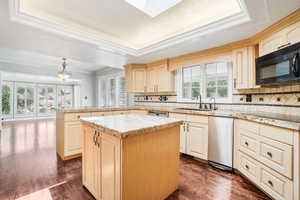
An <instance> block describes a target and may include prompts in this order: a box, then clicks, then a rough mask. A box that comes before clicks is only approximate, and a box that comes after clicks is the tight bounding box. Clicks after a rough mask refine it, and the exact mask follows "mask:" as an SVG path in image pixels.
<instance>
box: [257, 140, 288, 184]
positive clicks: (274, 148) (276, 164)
mask: <svg viewBox="0 0 300 200" xmlns="http://www.w3.org/2000/svg"><path fill="white" fill-rule="evenodd" d="M292 149H293V148H292V146H290V145H287V144H284V143H280V142H277V141H273V140H269V139H266V138H261V141H260V148H259V160H260V161H261V162H262V163H264V164H265V165H266V166H268V167H270V168H272V169H274V170H276V171H277V172H279V173H281V174H282V175H285V176H287V177H288V178H290V179H292V169H293V168H292V163H293V162H292V159H293V150H292Z"/></svg>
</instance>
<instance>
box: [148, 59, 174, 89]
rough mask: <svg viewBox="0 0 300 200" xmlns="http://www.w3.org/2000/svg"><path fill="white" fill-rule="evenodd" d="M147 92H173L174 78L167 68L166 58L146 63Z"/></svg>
mask: <svg viewBox="0 0 300 200" xmlns="http://www.w3.org/2000/svg"><path fill="white" fill-rule="evenodd" d="M147 66H148V68H147V92H173V91H174V79H173V74H172V72H170V71H169V68H168V60H162V61H158V62H154V63H150V64H148V65H147Z"/></svg>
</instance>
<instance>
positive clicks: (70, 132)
mask: <svg viewBox="0 0 300 200" xmlns="http://www.w3.org/2000/svg"><path fill="white" fill-rule="evenodd" d="M90 116H91V113H61V112H58V113H57V115H56V151H57V153H58V155H59V156H60V157H61V158H62V159H63V160H67V159H71V158H74V157H79V156H81V152H82V131H81V123H80V118H81V117H90Z"/></svg>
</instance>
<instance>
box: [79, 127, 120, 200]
mask: <svg viewBox="0 0 300 200" xmlns="http://www.w3.org/2000/svg"><path fill="white" fill-rule="evenodd" d="M120 155H121V153H120V141H119V140H118V139H116V138H114V137H113V136H109V135H106V134H103V133H101V132H99V131H98V130H96V129H94V128H91V127H89V126H85V128H84V150H83V167H82V169H83V171H82V173H83V174H82V175H83V176H82V179H83V184H84V185H85V187H86V188H87V189H88V190H89V191H90V192H91V193H92V195H93V196H94V197H95V198H96V199H120V195H121V191H120V184H121V183H120V171H121V167H120V162H121V159H120Z"/></svg>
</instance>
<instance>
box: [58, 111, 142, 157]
mask: <svg viewBox="0 0 300 200" xmlns="http://www.w3.org/2000/svg"><path fill="white" fill-rule="evenodd" d="M136 112H139V113H141V114H147V112H146V111H144V110H136ZM126 113H132V111H129V110H123V111H122V110H120V111H99V112H97V111H94V112H78V113H64V112H58V113H57V116H56V151H57V153H58V155H59V156H60V157H61V159H63V160H68V159H72V158H75V157H80V156H81V154H82V143H83V135H82V124H81V121H80V118H82V117H100V116H106V115H120V114H126Z"/></svg>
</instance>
